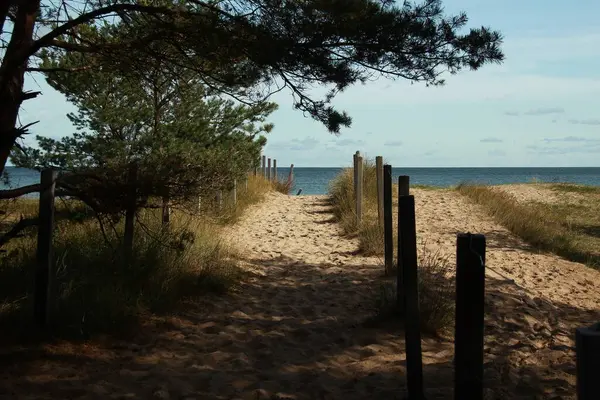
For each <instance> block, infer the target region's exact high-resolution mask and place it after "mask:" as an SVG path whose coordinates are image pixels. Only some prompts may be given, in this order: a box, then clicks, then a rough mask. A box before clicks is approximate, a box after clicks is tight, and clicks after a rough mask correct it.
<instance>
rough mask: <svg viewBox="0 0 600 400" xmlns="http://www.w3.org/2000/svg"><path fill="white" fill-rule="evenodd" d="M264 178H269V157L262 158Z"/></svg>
mask: <svg viewBox="0 0 600 400" xmlns="http://www.w3.org/2000/svg"><path fill="white" fill-rule="evenodd" d="M262 176H263V177H266V176H267V156H262Z"/></svg>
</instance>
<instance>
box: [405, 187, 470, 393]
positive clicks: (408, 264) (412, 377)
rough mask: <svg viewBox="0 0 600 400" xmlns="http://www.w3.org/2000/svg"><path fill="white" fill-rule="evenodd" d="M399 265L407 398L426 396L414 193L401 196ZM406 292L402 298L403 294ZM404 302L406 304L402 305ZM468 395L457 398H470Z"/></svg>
mask: <svg viewBox="0 0 600 400" xmlns="http://www.w3.org/2000/svg"><path fill="white" fill-rule="evenodd" d="M398 221H399V223H398V225H399V226H398V228H399V229H398V240H399V245H400V246H398V258H401V259H402V262H401V263H398V265H399V266H400V265H401V266H402V274H400V272H401V271H400V269H398V277H400V276H402V277H403V282H400V280H399V279H398V284H402V285H403V287H398V288H397V295H398V300H400V301H399V302H398V304H399V305H401V306H403V310H404V313H403V314H404V324H405V328H404V331H405V338H406V383H407V388H408V398H409V399H411V400H422V399H424V398H425V397H424V392H423V360H422V359H421V322H420V318H419V276H418V271H417V233H416V226H415V198H414V196H400V197H399V198H398ZM402 295H403V297H404V298H403V299H401V296H402ZM401 303H403V304H401ZM401 310H402V309H401ZM467 398H468V397H457V399H467Z"/></svg>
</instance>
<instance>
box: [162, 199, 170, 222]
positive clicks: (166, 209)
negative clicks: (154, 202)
mask: <svg viewBox="0 0 600 400" xmlns="http://www.w3.org/2000/svg"><path fill="white" fill-rule="evenodd" d="M170 223H171V207H170V206H169V199H168V198H167V197H163V199H162V224H163V226H165V227H166V226H169V224H170Z"/></svg>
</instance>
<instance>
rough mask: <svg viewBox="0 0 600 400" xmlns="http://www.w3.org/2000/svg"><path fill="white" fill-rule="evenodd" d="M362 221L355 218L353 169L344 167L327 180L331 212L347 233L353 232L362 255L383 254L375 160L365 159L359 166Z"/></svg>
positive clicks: (351, 233)
mask: <svg viewBox="0 0 600 400" xmlns="http://www.w3.org/2000/svg"><path fill="white" fill-rule="evenodd" d="M363 171H364V172H363V178H364V179H363V182H364V183H363V206H362V213H363V218H362V220H363V222H362V223H361V224H360V226H359V225H358V224H357V222H356V203H355V200H354V175H353V174H354V172H353V169H352V168H346V169H344V170H343V171H342V172H341V173H340V174H339V175H338V176H337V177H336V178H335V179H334V180H333V181H332V182H331V184H330V188H329V195H330V196H331V202H332V204H333V214H334V216H335V218H336V219H337V220H338V222H339V223H340V225H341V227H342V230H343V231H344V233H345V234H347V235H357V236H358V240H359V246H360V250H361V252H362V253H363V254H365V255H382V254H383V232H382V229H381V227H380V226H379V222H378V217H377V171H376V169H375V163H373V162H371V161H369V160H365V162H364V168H363Z"/></svg>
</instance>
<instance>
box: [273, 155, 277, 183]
mask: <svg viewBox="0 0 600 400" xmlns="http://www.w3.org/2000/svg"><path fill="white" fill-rule="evenodd" d="M273 180H274V181H276V180H277V160H275V159H273Z"/></svg>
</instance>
